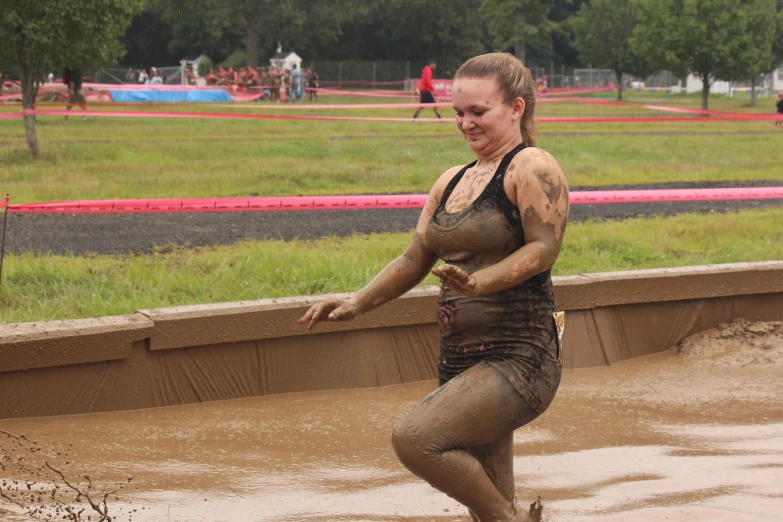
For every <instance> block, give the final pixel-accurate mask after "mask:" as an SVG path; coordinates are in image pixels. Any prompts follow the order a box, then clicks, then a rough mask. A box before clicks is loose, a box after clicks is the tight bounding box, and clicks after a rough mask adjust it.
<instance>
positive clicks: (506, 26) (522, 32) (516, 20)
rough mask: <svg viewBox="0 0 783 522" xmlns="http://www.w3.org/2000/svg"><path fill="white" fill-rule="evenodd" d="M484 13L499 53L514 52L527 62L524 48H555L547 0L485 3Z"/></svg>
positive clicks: (483, 4) (495, 0) (491, 1)
mask: <svg viewBox="0 0 783 522" xmlns="http://www.w3.org/2000/svg"><path fill="white" fill-rule="evenodd" d="M481 11H482V12H483V13H484V15H485V16H486V18H487V21H488V23H489V31H490V33H491V34H492V36H493V37H494V41H495V47H496V49H498V50H504V49H510V48H513V49H514V55H515V56H516V57H517V58H519V59H520V60H522V62H523V63H524V61H525V47H526V46H528V45H531V44H532V43H534V42H536V43H539V44H542V45H543V46H545V47H551V45H552V38H551V34H552V30H553V29H554V27H555V24H554V23H553V22H552V21H550V20H549V18H548V16H547V15H548V14H549V4H548V3H547V2H546V1H545V0H484V2H483V3H482V5H481Z"/></svg>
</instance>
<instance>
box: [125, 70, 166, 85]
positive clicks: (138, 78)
mask: <svg viewBox="0 0 783 522" xmlns="http://www.w3.org/2000/svg"><path fill="white" fill-rule="evenodd" d="M125 81H126V82H128V83H134V82H135V83H138V84H139V85H163V84H164V83H165V81H166V77H165V76H164V75H163V74H159V73H158V70H157V69H156V68H155V67H152V68H150V72H149V73H147V70H146V69H139V70H138V71H134V70H133V69H132V68H130V67H129V68H128V72H126V73H125Z"/></svg>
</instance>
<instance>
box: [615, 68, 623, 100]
mask: <svg viewBox="0 0 783 522" xmlns="http://www.w3.org/2000/svg"><path fill="white" fill-rule="evenodd" d="M614 74H615V76H617V101H623V71H620V70H615V71H614Z"/></svg>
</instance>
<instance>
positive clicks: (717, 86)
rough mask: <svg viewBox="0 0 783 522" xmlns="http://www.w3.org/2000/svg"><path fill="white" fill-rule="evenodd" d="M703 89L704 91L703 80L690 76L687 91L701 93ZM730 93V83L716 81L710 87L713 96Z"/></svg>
mask: <svg viewBox="0 0 783 522" xmlns="http://www.w3.org/2000/svg"><path fill="white" fill-rule="evenodd" d="M702 89H704V83H703V82H702V81H701V78H699V77H698V76H694V75H693V74H689V75H688V80H687V81H686V82H685V91H686V92H701V91H702ZM728 92H729V82H724V81H714V82H712V85H711V86H710V93H711V94H728Z"/></svg>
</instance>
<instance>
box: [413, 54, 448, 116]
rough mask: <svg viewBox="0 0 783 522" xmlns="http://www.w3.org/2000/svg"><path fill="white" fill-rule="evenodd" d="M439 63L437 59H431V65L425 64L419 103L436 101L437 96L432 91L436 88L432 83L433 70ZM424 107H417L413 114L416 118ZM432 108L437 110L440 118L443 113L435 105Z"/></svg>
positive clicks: (420, 84) (422, 72)
mask: <svg viewBox="0 0 783 522" xmlns="http://www.w3.org/2000/svg"><path fill="white" fill-rule="evenodd" d="M437 66H438V64H436V63H435V60H431V61H430V64H429V65H425V66H424V69H422V70H421V82H419V93H421V97H420V98H419V103H420V104H424V103H435V96H433V94H432V91H433V90H434V88H433V85H432V71H434V70H435V69H436V68H437ZM423 108H424V107H419V108H418V109H416V112H415V113H414V114H413V117H414V119H415V118H418V117H419V113H420V112H421V110H422V109H423ZM432 110H434V111H435V115H436V116H437V117H438V118H440V117H441V115H440V113H439V112H438V108H437V107H433V108H432Z"/></svg>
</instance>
